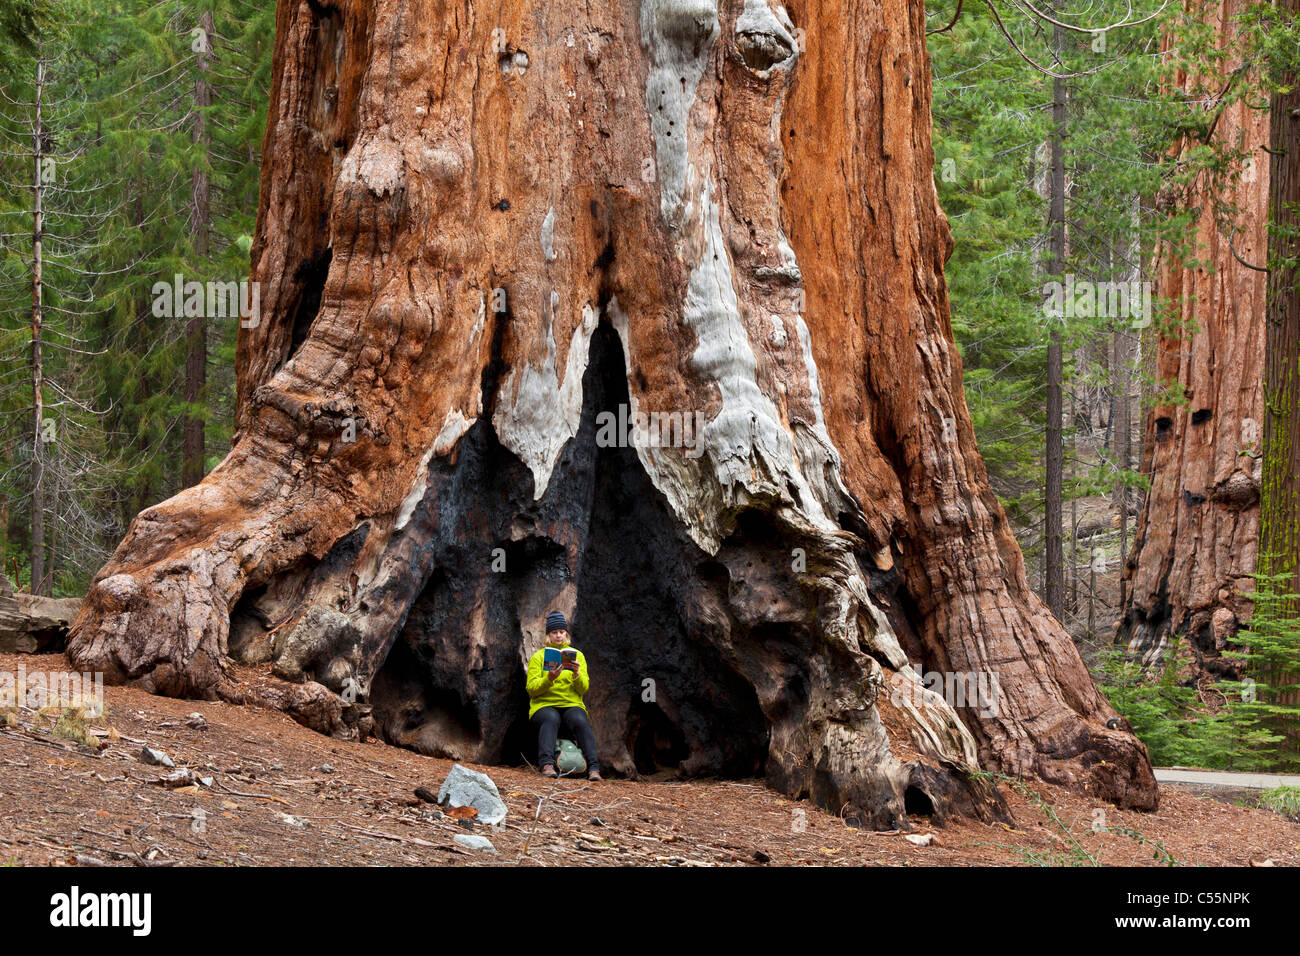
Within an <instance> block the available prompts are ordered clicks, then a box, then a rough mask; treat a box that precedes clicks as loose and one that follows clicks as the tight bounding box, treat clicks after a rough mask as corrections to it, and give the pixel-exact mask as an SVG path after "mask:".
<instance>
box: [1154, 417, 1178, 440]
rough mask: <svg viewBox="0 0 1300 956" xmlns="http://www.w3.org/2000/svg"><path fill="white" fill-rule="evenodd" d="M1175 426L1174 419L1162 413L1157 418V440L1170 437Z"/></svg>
mask: <svg viewBox="0 0 1300 956" xmlns="http://www.w3.org/2000/svg"><path fill="white" fill-rule="evenodd" d="M1173 427H1174V420H1173V419H1172V418H1168V417H1166V416H1164V415H1161V416H1160V417H1159V418H1157V419H1156V441H1164V440H1165V439H1167V438H1168V437H1169V434H1170V429H1172V428H1173Z"/></svg>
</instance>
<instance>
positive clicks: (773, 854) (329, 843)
mask: <svg viewBox="0 0 1300 956" xmlns="http://www.w3.org/2000/svg"><path fill="white" fill-rule="evenodd" d="M23 659H24V660H26V661H27V663H28V665H29V667H37V666H39V667H43V668H45V669H46V670H48V671H56V670H59V669H67V668H68V664H67V662H66V660H65V659H64V658H63V657H62V656H59V655H50V656H44V657H35V658H34V657H26V658H23ZM18 660H19V658H17V657H11V656H4V655H0V669H8V670H10V671H12V670H14V669H15V668H16V666H17V663H18ZM104 696H105V701H104V703H105V714H104V716H103V719H102V722H101V723H102V724H103V726H105V727H107V728H109V729H111V731H112V733H109V734H107V735H105V736H103V737H100V744H101V747H102V749H101V750H99V751H98V753H97V754H96V753H95V752H94V751H93V750H92V749H91V748H87V747H78V746H76V745H75V744H74V743H72V742H70V741H64V740H61V739H60V738H59V737H57V736H55V735H53V734H51V733H49V730H48V729H42V728H47V727H48V724H49V721H48V720H45V721H37V720H36V718H35V717H34V715H33V714H32V713H30V712H25V711H23V712H20V715H19V717H20V721H21V731H22V732H19V730H17V729H14V728H5V727H0V860H3V861H5V862H7V863H13V864H17V865H57V866H63V865H67V866H76V865H83V866H84V865H91V866H93V865H98V863H99V862H101V861H102V862H105V863H108V864H110V865H132V866H173V865H179V866H188V865H193V866H250V865H312V866H329V865H385V866H403V865H411V866H446V865H456V866H492V865H521V866H555V865H574V866H620V865H622V866H798V865H815V866H859V865H898V866H966V865H1032V864H1049V865H1092V863H1093V862H1094V861H1095V862H1097V863H1100V864H1101V865H1103V866H1128V865H1161V864H1165V865H1167V864H1169V863H1170V862H1173V863H1176V864H1181V865H1186V866H1195V865H1226V866H1251V865H1255V866H1259V865H1276V866H1288V865H1292V866H1293V865H1297V864H1300V824H1297V823H1293V822H1291V821H1289V820H1287V819H1285V818H1284V817H1283V816H1281V815H1279V814H1277V813H1274V812H1271V811H1270V810H1267V809H1262V808H1256V807H1244V806H1236V805H1232V804H1228V803H1224V802H1220V801H1216V800H1214V799H1212V798H1210V797H1207V796H1201V795H1197V794H1194V793H1190V792H1187V791H1185V790H1181V789H1179V788H1177V787H1169V786H1162V787H1161V794H1160V796H1161V799H1160V808H1159V810H1157V811H1156V812H1154V813H1138V812H1135V811H1124V810H1117V809H1116V808H1114V807H1112V806H1110V805H1108V804H1101V803H1096V802H1094V801H1091V800H1087V799H1085V798H1082V797H1079V796H1077V795H1075V794H1072V793H1069V792H1067V791H1065V790H1062V789H1060V788H1058V787H1053V786H1050V785H1048V784H1044V783H1040V782H1036V781H1031V782H1030V783H1029V784H1028V786H1027V787H1026V788H1025V789H1026V790H1027V791H1028V793H1026V792H1022V791H1021V789H1020V788H1017V787H1013V786H1008V785H1005V784H1003V785H1002V791H1003V793H1004V794H1005V796H1006V798H1007V802H1008V804H1009V806H1010V807H1011V809H1012V812H1013V813H1014V815H1015V820H1016V822H1015V824H1014V825H1003V824H982V823H978V822H973V821H962V822H959V823H954V824H951V825H949V826H946V827H943V828H941V829H937V830H936V828H934V827H932V826H931V825H930V823H929V820H928V819H926V818H924V817H913V818H911V822H912V826H913V834H914V835H917V836H922V837H924V836H926V835H927V834H934V835H936V836H937V838H932V839H931V840H929V841H928V842H927V843H926V845H924V846H917V845H915V844H914V842H912V841H909V840H907V839H900V837H902V836H904V834H901V833H898V832H883V833H878V832H872V831H865V830H855V829H853V828H851V827H849V826H847V825H846V824H845V823H844V822H843V821H842V820H841V819H839V818H838V817H836V816H835V815H834V814H830V813H827V812H825V811H823V810H821V809H819V808H818V807H816V806H814V805H813V804H811V803H809V802H808V801H794V800H790V799H788V798H786V797H784V796H782V795H781V794H778V793H775V792H774V791H771V790H769V789H767V788H766V787H765V786H763V784H762V781H756V780H743V781H738V780H689V781H664V780H659V781H656V782H644V781H631V780H606V781H605V782H603V783H596V784H593V783H590V782H588V781H586V780H569V779H561V780H558V781H551V780H547V779H545V778H543V777H541V776H539V775H538V774H537V773H535V772H534V771H532V770H531V769H529V768H527V767H471V768H469V769H474V770H478V771H481V772H484V773H487V774H488V775H489V776H490V777H491V779H492V780H493V781H494V782H495V785H496V788H497V790H498V791H499V795H500V799H501V801H502V802H503V803H504V804H505V805H506V807H507V808H508V809H509V811H510V812H509V815H508V816H507V817H506V818H505V820H504V821H503V822H502V823H501V824H499V825H496V826H489V825H486V824H483V823H480V824H478V825H477V826H474V824H473V819H472V817H466V818H464V819H463V820H458V819H456V817H455V816H453V815H452V812H450V810H449V808H444V810H442V811H440V810H435V808H434V807H433V806H432V805H431V804H430V803H429V802H426V801H427V799H428V796H430V795H432V793H431V791H433V789H434V788H435V787H438V786H440V785H441V783H442V782H443V781H445V780H446V779H447V777H448V775H449V774H450V773H451V771H452V768H453V766H454V764H455V763H456V762H455V761H452V760H441V759H436V758H431V757H425V756H422V755H420V754H417V753H413V752H412V751H409V750H403V749H401V748H397V747H390V746H387V745H384V744H380V743H376V742H367V743H352V742H344V741H338V740H333V739H331V738H328V737H323V736H321V735H319V734H316V733H314V732H312V731H310V730H307V729H306V728H304V727H300V726H299V725H297V724H295V723H294V722H293V721H292V720H290V719H289V718H287V717H285V716H284V715H283V714H280V713H276V712H272V711H266V710H261V709H257V708H253V707H235V706H231V705H229V704H225V703H220V702H211V703H210V702H196V701H183V700H171V699H168V698H163V697H154V696H151V695H149V694H146V693H144V692H143V691H138V690H132V689H129V688H122V687H106V688H105V689H104ZM196 712H199V713H201V715H202V716H203V718H204V721H203V724H204V729H202V730H198V729H196V728H194V727H192V726H190V724H191V723H195V722H193V721H191V720H190V719H189V718H190V717H191V716H192V715H193V714H194V713H196ZM138 741H144V742H145V744H144V745H145V746H148V747H151V748H156V749H159V750H162V751H164V752H165V753H167V754H168V755H169V756H170V757H171V759H172V760H173V762H174V763H175V764H176V765H177V767H178V768H180V769H185V770H189V771H190V772H191V773H192V774H193V778H194V779H195V781H196V782H195V783H194V784H193V785H190V786H185V787H183V788H181V789H177V790H169V789H166V788H165V787H160V786H159V785H158V781H159V774H158V770H157V768H156V767H149V766H146V765H144V764H142V763H141V762H140V759H139V755H140V747H141V746H142V745H141V744H140V743H138ZM461 763H464V762H463V761H461ZM326 766H329V767H330V769H331V770H332V771H333V772H332V773H327V772H324V768H325V767H326ZM209 781H210V783H211V785H210V786H209V785H207V783H208V782H209ZM417 788H423V789H424V790H425V791H426V793H425V794H421V795H419V796H417V795H416V789H417ZM1045 807H1047V808H1050V812H1049V811H1048V810H1045V809H1044V808H1045ZM466 809H472V808H466ZM431 811H433V812H431ZM444 811H446V812H444ZM456 812H460V811H456ZM464 824H469V825H470V827H471V828H472V829H473V831H474V834H475V835H476V836H478V835H481V836H484V837H485V838H487V839H488V840H489V842H490V843H491V845H492V846H493V849H494V850H495V851H496V853H495V854H493V853H490V852H476V851H474V850H471V849H469V848H468V845H464V846H463V845H461V844H467V841H465V840H457V837H458V836H462V835H466V834H467V828H466V827H465V826H464ZM468 842H472V843H474V844H475V845H476V846H477V845H479V844H478V843H477V841H476V840H471V841H468ZM1270 861H1271V862H1270Z"/></svg>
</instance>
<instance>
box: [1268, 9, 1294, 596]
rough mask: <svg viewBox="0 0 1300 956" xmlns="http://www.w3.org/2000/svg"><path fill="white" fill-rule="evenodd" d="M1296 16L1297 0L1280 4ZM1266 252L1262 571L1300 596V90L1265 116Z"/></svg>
mask: <svg viewBox="0 0 1300 956" xmlns="http://www.w3.org/2000/svg"><path fill="white" fill-rule="evenodd" d="M1282 5H1283V6H1284V7H1285V8H1286V9H1287V10H1288V11H1290V12H1292V13H1295V12H1297V11H1298V10H1300V2H1298V0H1286V2H1285V3H1284V4H1282ZM1269 116H1270V124H1271V125H1270V131H1269V132H1270V136H1269V138H1270V143H1269V149H1270V153H1269V186H1270V189H1271V196H1270V202H1269V221H1270V222H1269V228H1270V231H1269V239H1268V244H1269V252H1268V266H1269V269H1270V273H1269V277H1268V306H1267V316H1268V321H1267V330H1266V332H1265V339H1266V348H1265V350H1264V354H1265V356H1266V358H1265V364H1264V396H1265V399H1266V406H1265V407H1266V409H1267V413H1266V414H1265V416H1264V468H1263V491H1262V495H1263V498H1262V503H1261V515H1260V558H1261V570H1262V571H1263V572H1265V573H1266V574H1269V575H1289V576H1290V583H1289V584H1287V583H1286V582H1282V583H1283V586H1284V587H1289V588H1290V589H1291V590H1292V591H1295V592H1298V593H1300V364H1298V363H1300V287H1298V286H1297V280H1296V276H1297V272H1296V263H1297V261H1300V89H1293V90H1291V91H1290V92H1289V93H1276V94H1274V96H1273V98H1272V102H1271V107H1270V110H1269Z"/></svg>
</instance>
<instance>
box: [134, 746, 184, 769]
mask: <svg viewBox="0 0 1300 956" xmlns="http://www.w3.org/2000/svg"><path fill="white" fill-rule="evenodd" d="M140 762H141V763H147V764H149V765H150V766H153V767H169V768H170V767H175V766H176V764H174V763H172V758H171V757H169V756H167V755H166V754H165V753H163V752H162V751H161V750H154V749H153V748H152V747H145V748H144V749H143V750H141V751H140Z"/></svg>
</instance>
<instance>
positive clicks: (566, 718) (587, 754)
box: [532, 707, 600, 773]
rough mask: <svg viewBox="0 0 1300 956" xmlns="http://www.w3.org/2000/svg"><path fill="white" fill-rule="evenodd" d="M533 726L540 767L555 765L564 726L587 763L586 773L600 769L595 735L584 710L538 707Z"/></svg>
mask: <svg viewBox="0 0 1300 956" xmlns="http://www.w3.org/2000/svg"><path fill="white" fill-rule="evenodd" d="M532 724H533V726H534V727H536V728H537V765H538V766H539V767H545V766H546V765H547V764H550V765H551V766H552V767H553V766H555V760H556V757H557V756H558V755H559V749H558V747H557V745H556V741H557V740H558V739H559V736H560V733H559V731H560V727H561V726H563V727H564V730H565V733H566V735H567V736H571V737H573V742H574V743H576V744H577V745H578V746H579V747H580V748H581V749H582V756H583V758H585V759H586V761H587V772H588V773H590V772H591V771H593V770H599V769H600V761H599V760H598V759H596V732H595V731H593V730H592V729H591V721H590V720H588V719H587V712H586V711H585V710H583V709H582V708H581V707H539V708H538V709H537V713H535V714H533V719H532Z"/></svg>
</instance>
